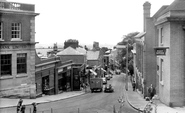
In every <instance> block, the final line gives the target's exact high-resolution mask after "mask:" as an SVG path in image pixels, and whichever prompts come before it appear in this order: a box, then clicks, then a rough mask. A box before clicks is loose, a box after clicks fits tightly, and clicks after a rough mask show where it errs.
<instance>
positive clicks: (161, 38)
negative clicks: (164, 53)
mask: <svg viewBox="0 0 185 113" xmlns="http://www.w3.org/2000/svg"><path fill="white" fill-rule="evenodd" d="M160 43H161V44H163V28H161V29H160Z"/></svg>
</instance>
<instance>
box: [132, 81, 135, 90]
mask: <svg viewBox="0 0 185 113" xmlns="http://www.w3.org/2000/svg"><path fill="white" fill-rule="evenodd" d="M132 88H133V91H135V89H136V82H135V81H133V82H132Z"/></svg>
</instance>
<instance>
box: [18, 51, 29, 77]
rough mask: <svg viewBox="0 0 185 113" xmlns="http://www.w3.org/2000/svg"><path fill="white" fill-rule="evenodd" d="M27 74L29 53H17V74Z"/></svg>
mask: <svg viewBox="0 0 185 113" xmlns="http://www.w3.org/2000/svg"><path fill="white" fill-rule="evenodd" d="M19 55H24V57H19ZM19 61H24V62H19ZM25 73H27V53H17V74H25Z"/></svg>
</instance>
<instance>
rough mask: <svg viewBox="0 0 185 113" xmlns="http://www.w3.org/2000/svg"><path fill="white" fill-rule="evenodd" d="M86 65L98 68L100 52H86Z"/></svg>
mask: <svg viewBox="0 0 185 113" xmlns="http://www.w3.org/2000/svg"><path fill="white" fill-rule="evenodd" d="M87 65H88V66H89V67H93V66H100V65H101V60H100V51H91V50H90V51H87Z"/></svg>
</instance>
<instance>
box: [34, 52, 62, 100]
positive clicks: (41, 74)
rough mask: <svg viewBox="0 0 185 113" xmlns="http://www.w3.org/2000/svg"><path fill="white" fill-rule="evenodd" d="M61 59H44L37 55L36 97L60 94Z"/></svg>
mask: <svg viewBox="0 0 185 113" xmlns="http://www.w3.org/2000/svg"><path fill="white" fill-rule="evenodd" d="M60 62H61V61H60V58H59V57H57V56H56V57H52V58H46V59H42V58H39V57H38V55H37V54H36V55H35V84H36V97H39V96H42V95H52V94H57V93H58V79H57V78H58V73H57V69H58V66H59V63H60Z"/></svg>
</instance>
